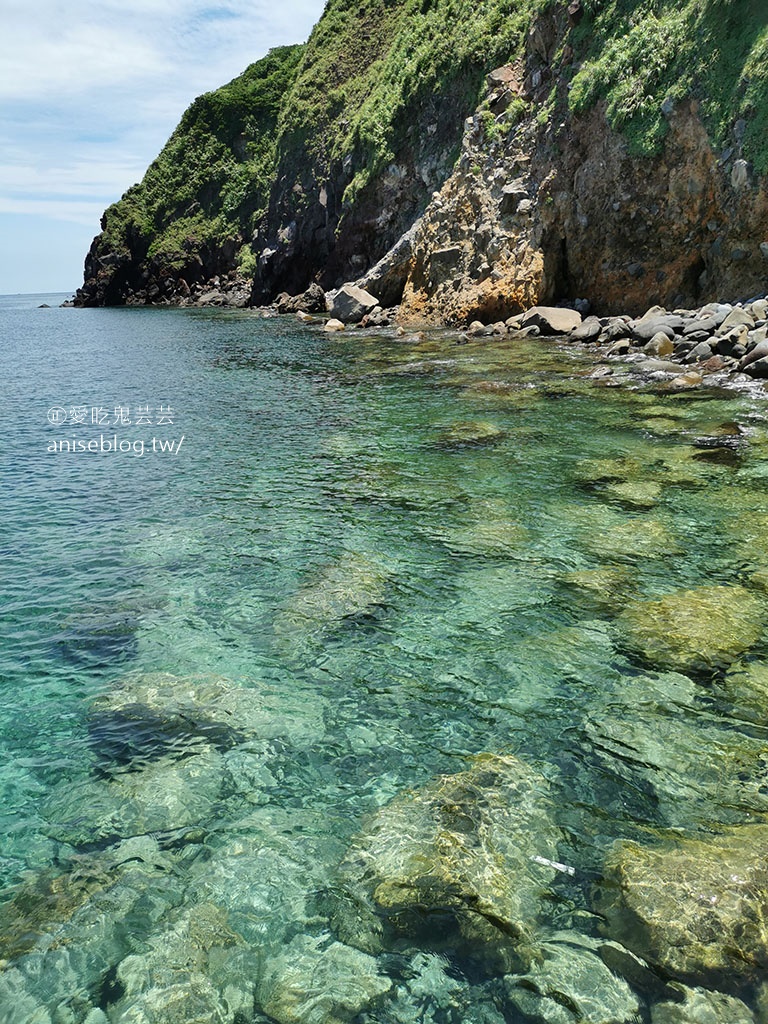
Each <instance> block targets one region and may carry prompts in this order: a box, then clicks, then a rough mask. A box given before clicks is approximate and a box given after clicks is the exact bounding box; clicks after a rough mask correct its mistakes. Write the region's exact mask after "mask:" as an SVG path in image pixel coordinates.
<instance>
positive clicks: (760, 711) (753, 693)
mask: <svg viewBox="0 0 768 1024" xmlns="http://www.w3.org/2000/svg"><path fill="white" fill-rule="evenodd" d="M721 688H722V690H723V691H724V693H725V695H726V696H727V697H728V699H729V700H730V701H732V702H733V703H734V704H735V705H736V706H737V708H738V709H739V710H740V711H746V712H747V713H748V715H749V716H750V717H751V718H753V719H754V720H755V721H758V722H760V723H761V724H765V723H768V665H766V664H765V662H762V661H749V662H743V663H740V664H737V665H733V666H732V667H731V669H730V670H729V672H728V673H727V674H726V676H725V678H724V680H723V682H722V684H721Z"/></svg>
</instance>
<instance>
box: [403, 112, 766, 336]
mask: <svg viewBox="0 0 768 1024" xmlns="http://www.w3.org/2000/svg"><path fill="white" fill-rule="evenodd" d="M669 128H670V131H669V135H668V137H667V140H666V143H665V146H664V150H663V153H662V154H661V155H660V156H659V157H657V158H654V159H649V158H647V157H632V156H630V155H629V153H628V151H627V145H626V141H625V140H624V139H623V138H622V136H621V135H619V134H618V133H617V132H615V131H612V130H611V129H610V128H608V127H607V126H606V123H605V117H604V109H603V108H602V107H598V108H597V109H595V110H594V111H592V112H591V113H590V114H588V115H586V116H584V117H581V118H578V119H576V118H574V119H566V120H565V121H563V122H560V123H554V122H552V121H547V122H546V123H544V124H541V123H539V122H537V121H536V119H535V118H531V119H528V120H526V121H525V122H524V123H522V124H520V125H518V126H517V127H516V128H515V129H514V130H513V131H512V132H510V134H509V135H508V136H507V138H506V139H505V140H503V141H499V140H489V139H488V136H487V133H485V132H484V130H483V124H482V121H481V119H480V117H479V116H478V115H475V116H474V117H472V118H470V119H469V120H468V123H467V130H466V134H465V139H464V149H463V153H462V156H461V159H460V161H459V164H458V166H457V168H456V170H455V171H454V173H453V174H452V175H451V176H450V178H449V179H448V181H447V182H446V183H445V185H444V186H443V188H442V189H441V191H440V192H439V194H437V195H436V196H435V197H434V198H433V199H432V201H431V203H430V204H429V207H428V208H427V210H426V212H425V214H424V217H423V219H422V221H421V224H420V225H419V228H418V230H417V232H416V239H415V244H414V255H413V262H412V267H411V270H410V273H409V277H408V282H407V285H406V289H405V295H404V298H403V305H402V308H401V316H403V317H404V318H405V319H408V320H423V321H426V322H445V321H448V322H452V323H465V322H467V321H470V320H476V319H479V320H482V321H484V322H487V323H490V322H493V321H498V320H504V319H506V318H507V317H508V316H510V315H512V314H514V313H517V312H520V311H521V310H522V309H527V308H529V307H530V306H534V305H537V304H553V303H557V302H561V301H565V302H571V301H573V300H574V299H576V298H577V297H583V298H587V299H588V300H589V301H590V303H591V305H592V306H593V308H596V309H598V310H600V311H601V312H604V313H620V312H629V313H641V312H643V311H644V310H645V309H647V308H648V307H649V306H651V305H654V304H656V303H658V304H660V305H663V306H666V307H667V308H674V307H676V306H687V307H692V306H696V305H700V304H701V303H702V302H704V301H708V300H711V299H714V298H717V297H718V296H726V297H734V298H735V297H748V296H753V295H755V294H758V293H759V294H763V293H764V292H765V291H766V287H768V188H767V187H766V180H765V178H764V177H763V178H760V177H758V176H757V175H755V174H754V172H753V171H752V170H751V169H750V166H749V164H748V163H747V162H746V161H745V160H744V159H743V158H741V157H740V156H739V147H738V143H737V140H735V139H734V146H733V150H732V152H731V154H730V156H728V158H727V159H722V158H721V157H718V155H717V154H716V153H715V152H714V151H713V149H712V145H711V142H710V140H709V138H708V136H707V133H706V131H705V129H704V126H703V124H702V122H701V120H700V118H699V116H698V113H697V105H696V103H695V102H691V101H686V102H683V103H682V104H680V105H679V106H678V107H677V108H675V109H674V110H673V111H670V113H669Z"/></svg>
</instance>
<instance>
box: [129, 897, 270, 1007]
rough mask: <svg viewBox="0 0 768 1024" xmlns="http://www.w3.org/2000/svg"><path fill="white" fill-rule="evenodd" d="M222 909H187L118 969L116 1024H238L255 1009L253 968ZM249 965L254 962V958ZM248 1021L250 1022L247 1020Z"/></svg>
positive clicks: (201, 906)
mask: <svg viewBox="0 0 768 1024" xmlns="http://www.w3.org/2000/svg"><path fill="white" fill-rule="evenodd" d="M244 958H245V959H248V954H247V952H246V950H245V943H244V941H243V939H242V937H241V936H239V935H237V934H236V933H235V932H233V931H232V929H231V928H230V926H229V923H228V921H227V915H226V914H225V913H224V911H222V910H221V909H220V908H219V907H216V906H214V905H212V904H209V903H199V904H195V905H194V906H192V907H185V908H183V911H182V912H181V913H180V914H179V915H178V919H177V920H175V921H174V923H173V927H171V928H169V929H166V930H163V931H159V932H157V933H155V934H154V935H153V936H152V937H151V938H150V940H149V942H148V944H147V948H146V949H145V950H143V951H142V952H141V953H136V954H132V955H131V956H128V957H126V958H125V959H124V960H122V961H121V963H120V964H119V965H118V967H117V971H116V979H117V985H116V989H117V991H119V993H120V996H119V998H118V1000H117V1001H116V1003H115V1005H114V1006H112V1007H110V1014H111V1019H112V1020H113V1021H114V1022H115V1024H209V1022H210V1024H234V1022H235V1021H236V1020H238V1019H242V1016H241V1015H246V1014H250V1011H251V1009H252V1007H253V981H252V980H246V979H250V978H252V976H253V973H254V971H255V966H254V963H243V962H242V961H243V959H244ZM250 960H251V961H253V960H254V957H253V955H252V954H251V956H250ZM246 1019H247V1018H246Z"/></svg>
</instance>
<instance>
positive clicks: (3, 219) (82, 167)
mask: <svg viewBox="0 0 768 1024" xmlns="http://www.w3.org/2000/svg"><path fill="white" fill-rule="evenodd" d="M323 6H324V4H323V0H281V2H279V3H277V4H275V3H274V0H272V2H270V0H223V2H210V3H206V2H205V0H88V2H85V0H67V2H64V0H34V2H33V3H30V0H3V11H2V21H1V22H0V23H1V24H2V32H1V33H0V294H15V293H17V292H72V291H74V289H75V288H77V287H78V286H79V285H80V284H81V283H82V277H83V260H84V259H85V254H86V252H87V251H88V248H89V246H90V244H91V241H92V239H93V237H94V235H96V234H98V232H99V219H100V217H101V214H102V212H103V211H104V209H105V208H106V207H107V206H109V205H110V203H113V202H115V201H116V200H117V199H119V198H120V196H121V195H122V194H123V192H125V190H126V189H127V188H128V187H129V186H130V185H132V184H133V183H134V182H137V181H139V180H140V179H141V178H142V176H143V174H144V171H145V170H146V168H147V167H148V165H149V164H150V163H151V162H152V160H153V159H154V158H155V157H156V156H157V154H158V153H159V152H160V150H161V149H162V147H163V145H164V143H165V142H166V140H167V139H168V137H169V135H170V134H171V132H172V131H173V129H174V127H175V126H176V124H177V123H178V121H179V118H180V117H181V115H182V114H183V112H184V110H185V109H186V108H187V107H188V106H189V104H190V103H191V102H192V100H193V99H194V98H195V97H196V96H199V95H200V94H201V93H203V92H208V91H209V90H210V89H215V88H217V87H218V86H220V85H223V84H224V83H225V82H228V81H230V80H231V79H232V78H234V77H235V76H236V75H239V74H240V73H241V72H242V71H244V70H245V68H246V67H247V66H248V65H249V64H251V63H252V62H253V61H255V60H258V59H259V58H260V57H262V56H264V54H265V53H266V52H267V50H268V49H270V47H272V46H281V45H284V44H286V43H298V42H302V41H303V40H305V39H306V38H307V36H308V35H309V32H310V30H311V28H312V26H313V25H314V23H315V22H316V21H317V19H318V18H319V17H320V14H321V13H322V9H323Z"/></svg>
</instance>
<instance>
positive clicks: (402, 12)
mask: <svg viewBox="0 0 768 1024" xmlns="http://www.w3.org/2000/svg"><path fill="white" fill-rule="evenodd" d="M549 2H550V0H404V2H397V0H370V2H368V3H365V4H357V3H351V2H350V0H329V3H328V4H327V6H326V9H325V11H324V13H323V16H322V17H321V19H320V21H319V22H318V24H317V26H316V27H315V29H314V31H313V33H312V35H311V37H310V39H309V42H308V44H307V50H306V53H305V56H304V60H303V62H302V66H301V69H300V71H299V75H298V77H297V80H296V83H295V85H294V87H293V89H292V91H291V93H290V95H289V97H288V98H287V102H286V105H285V110H284V114H283V116H282V118H281V122H280V129H281V131H282V132H284V133H285V135H286V141H287V143H288V144H289V145H290V144H291V142H293V143H294V144H298V145H299V146H306V148H307V150H308V151H309V153H310V154H311V156H312V157H313V159H314V160H316V161H318V163H319V164H320V166H321V167H323V168H324V169H328V168H329V167H330V165H331V163H332V162H333V161H336V160H343V159H344V158H345V157H347V156H348V155H350V154H352V153H356V154H357V157H358V158H357V159H356V160H355V166H356V167H358V173H357V176H356V179H355V180H354V181H353V183H352V185H351V186H350V187H349V189H348V194H347V198H348V199H350V198H352V197H353V196H354V194H355V192H356V191H358V190H359V188H361V187H362V186H363V185H364V184H365V183H366V181H367V180H369V179H370V178H372V177H374V176H375V175H376V174H377V173H378V172H379V171H381V170H382V169H383V168H384V167H385V166H386V165H387V164H389V163H391V162H393V161H395V160H396V158H397V156H398V152H399V151H400V150H401V148H402V147H403V146H404V145H405V144H406V142H407V143H408V144H409V146H412V145H413V143H414V141H415V140H414V139H413V138H411V137H409V133H412V131H413V125H414V121H416V119H417V115H416V112H417V111H418V113H419V115H421V114H422V112H423V114H424V116H418V120H419V121H420V122H421V123H422V124H428V123H429V119H430V110H431V111H433V112H434V120H435V121H438V120H439V118H440V109H441V107H444V106H445V105H446V103H447V104H448V105H449V106H450V107H451V109H452V110H459V111H461V114H460V115H459V116H461V115H467V114H470V113H471V112H472V111H473V110H474V108H475V106H476V104H477V101H478V99H479V95H480V90H481V85H482V82H483V79H484V77H485V75H486V74H487V72H488V71H490V70H491V69H493V68H494V67H497V66H498V65H500V64H504V63H506V62H507V61H510V60H512V59H514V58H515V57H516V56H518V55H519V54H521V53H522V52H523V48H524V43H525V37H526V33H527V30H528V27H529V25H530V21H531V17H532V14H533V13H534V12H535V11H536V10H539V9H541V8H544V7H546V6H547V5H548V3H549ZM454 128H455V126H454Z"/></svg>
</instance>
